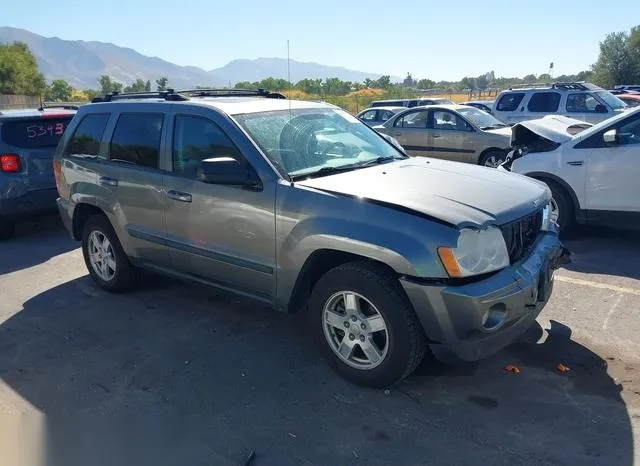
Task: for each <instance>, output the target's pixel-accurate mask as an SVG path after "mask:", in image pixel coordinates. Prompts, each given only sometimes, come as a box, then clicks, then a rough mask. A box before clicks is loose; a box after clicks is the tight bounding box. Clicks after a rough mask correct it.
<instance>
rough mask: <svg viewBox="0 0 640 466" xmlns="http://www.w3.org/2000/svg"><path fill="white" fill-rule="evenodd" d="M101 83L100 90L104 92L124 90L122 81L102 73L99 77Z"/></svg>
mask: <svg viewBox="0 0 640 466" xmlns="http://www.w3.org/2000/svg"><path fill="white" fill-rule="evenodd" d="M98 83H99V84H100V92H101V93H102V94H109V93H111V92H122V83H119V82H117V81H113V80H112V79H111V77H109V76H107V75H106V74H105V75H102V76H100V77H99V78H98Z"/></svg>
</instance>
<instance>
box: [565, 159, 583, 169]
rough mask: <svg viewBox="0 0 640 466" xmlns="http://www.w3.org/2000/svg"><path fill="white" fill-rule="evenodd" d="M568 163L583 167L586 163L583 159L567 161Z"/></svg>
mask: <svg viewBox="0 0 640 466" xmlns="http://www.w3.org/2000/svg"><path fill="white" fill-rule="evenodd" d="M567 165H571V166H572V167H581V166H582V165H584V162H583V161H582V160H574V161H571V162H567Z"/></svg>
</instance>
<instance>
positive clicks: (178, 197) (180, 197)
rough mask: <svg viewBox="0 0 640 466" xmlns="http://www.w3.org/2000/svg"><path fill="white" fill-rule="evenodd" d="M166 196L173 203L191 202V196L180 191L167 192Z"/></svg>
mask: <svg viewBox="0 0 640 466" xmlns="http://www.w3.org/2000/svg"><path fill="white" fill-rule="evenodd" d="M167 196H169V198H171V199H173V200H174V201H180V202H191V194H189V193H183V192H182V191H174V190H173V189H172V190H170V191H167Z"/></svg>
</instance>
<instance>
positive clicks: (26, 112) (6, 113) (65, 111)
mask: <svg viewBox="0 0 640 466" xmlns="http://www.w3.org/2000/svg"><path fill="white" fill-rule="evenodd" d="M75 113H76V110H75V109H71V108H56V107H50V108H44V109H42V110H41V109H39V108H21V109H11V110H0V119H6V118H30V117H41V116H50V117H52V116H71V117H72V116H73V115H75Z"/></svg>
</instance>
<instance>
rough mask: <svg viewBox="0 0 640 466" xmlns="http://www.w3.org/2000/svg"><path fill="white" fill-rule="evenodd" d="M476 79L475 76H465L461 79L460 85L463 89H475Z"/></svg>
mask: <svg viewBox="0 0 640 466" xmlns="http://www.w3.org/2000/svg"><path fill="white" fill-rule="evenodd" d="M475 81H476V80H475V79H474V78H470V77H468V76H465V77H464V78H462V79H461V80H460V87H461V88H462V89H475V88H476V82H475Z"/></svg>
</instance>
